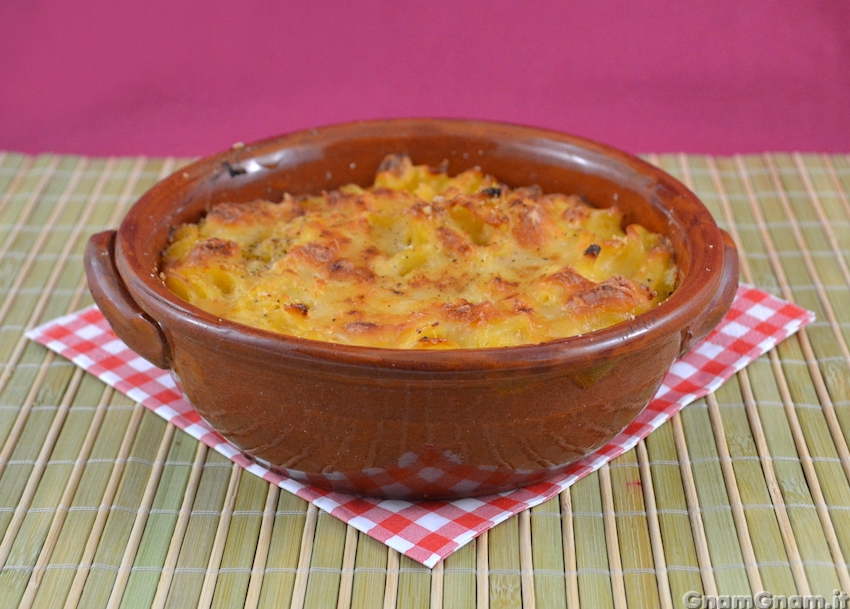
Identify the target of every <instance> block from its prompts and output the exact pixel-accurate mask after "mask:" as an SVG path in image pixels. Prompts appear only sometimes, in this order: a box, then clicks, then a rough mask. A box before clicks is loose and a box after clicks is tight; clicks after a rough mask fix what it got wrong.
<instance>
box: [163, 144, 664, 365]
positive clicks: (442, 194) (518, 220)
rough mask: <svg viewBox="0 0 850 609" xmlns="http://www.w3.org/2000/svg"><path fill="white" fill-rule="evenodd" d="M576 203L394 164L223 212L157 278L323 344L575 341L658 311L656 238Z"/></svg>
mask: <svg viewBox="0 0 850 609" xmlns="http://www.w3.org/2000/svg"><path fill="white" fill-rule="evenodd" d="M621 225H622V215H621V214H620V212H619V211H618V210H617V209H615V208H609V209H596V208H594V207H591V206H589V205H587V204H586V203H584V202H583V201H582V200H581V199H580V198H579V197H577V196H570V195H566V194H543V193H541V192H540V189H539V188H537V187H535V186H531V187H524V188H515V189H510V188H508V187H506V186H504V185H502V184H499V183H498V182H497V181H496V180H495V179H494V178H492V177H490V176H487V175H484V174H483V173H482V172H481V171H479V170H469V171H465V172H463V173H461V174H459V175H457V176H454V177H449V175H448V174H447V173H445V172H441V171H435V170H432V169H429V168H428V167H426V166H415V165H413V164H412V163H411V161H410V159H408V158H406V157H401V156H390V157H387V159H386V160H385V161H384V162H383V163H382V165H381V167H380V168H379V170H378V173H377V175H376V177H375V183H374V185H373V186H371V187H369V188H362V187H360V186H356V185H347V186H343V187H341V188H340V189H339V190H336V191H333V192H329V193H323V194H321V195H318V196H309V197H298V198H293V197H291V196H285V197H284V198H283V200H282V201H281V202H280V203H272V202H269V201H254V202H252V203H243V204H231V203H223V204H220V205H218V206H216V207H214V208H213V209H212V210H211V211H210V212H209V213H208V214H207V215H206V217H205V218H204V219H202V220H201V221H200V222H199V223H198V224H186V225H183V226H180V227H179V228H177V229H176V230H175V231H174V234H173V235H172V239H171V242H170V245H169V246H168V247H167V248H166V250H165V251H164V253H163V257H162V268H161V271H162V272H161V275H160V276H161V277H162V279H163V281H164V282H165V284H166V285H167V286H168V287H169V288H170V289H171V290H172V291H173V292H174V293H175V294H177V295H178V296H179V297H180V298H182V299H184V300H186V301H188V302H190V303H192V304H194V305H195V306H197V307H199V308H201V309H203V310H205V311H208V312H210V313H212V314H213V315H216V316H218V317H221V318H226V319H230V320H233V321H237V322H240V323H243V324H246V325H249V326H254V327H257V328H262V329H265V330H271V331H273V332H279V333H282V334H288V335H292V336H298V337H303V338H309V339H314V340H321V341H330V342H335V343H345V344H354V345H371V346H377V347H391V348H403V349H408V348H415V349H446V348H449V349H453V348H464V349H466V348H482V347H505V346H511V345H521V344H531V343H540V342H544V341H549V340H553V339H556V338H562V337H567V336H574V335H578V334H585V333H588V332H592V331H594V330H598V329H601V328H605V327H607V326H611V325H613V324H616V323H619V322H622V321H626V320H628V319H631V318H633V317H634V316H635V315H638V314H640V313H643V312H644V311H647V310H648V309H650V308H652V307H654V306H656V305H657V304H659V303H660V302H662V301H664V300H665V299H666V298H667V297H668V296H669V295H670V293H671V292H672V291H673V289H674V287H675V283H676V277H677V269H676V265H675V259H674V255H673V252H672V249H671V246H670V243H669V241H668V240H667V238H666V237H664V236H662V235H658V234H655V233H652V232H649V231H647V230H646V229H645V228H643V227H642V226H639V225H636V224H632V225H629V226H626V227H625V228H623V227H622V226H621Z"/></svg>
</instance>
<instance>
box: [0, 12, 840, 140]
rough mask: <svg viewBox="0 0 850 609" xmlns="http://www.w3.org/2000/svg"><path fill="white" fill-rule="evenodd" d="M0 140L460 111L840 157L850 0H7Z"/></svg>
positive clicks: (636, 136) (183, 133)
mask: <svg viewBox="0 0 850 609" xmlns="http://www.w3.org/2000/svg"><path fill="white" fill-rule="evenodd" d="M0 15H2V16H0V149H5V150H16V151H23V152H29V153H37V152H63V153H83V154H93V155H125V154H148V155H202V154H207V153H211V152H214V151H217V150H219V149H222V148H225V147H227V146H229V145H230V144H232V143H234V142H236V141H245V142H248V141H251V140H255V139H259V138H263V137H267V136H271V135H276V134H278V133H283V132H286V131H291V130H296V129H302V128H308V127H314V126H317V125H322V124H329V123H337V122H344V121H350V120H356V119H363V118H379V117H394V116H453V117H467V118H480V119H493V120H503V121H510V122H517V123H525V124H531V125H536V126H542V127H547V128H552V129H557V130H561V131H568V132H572V133H576V134H578V135H583V136H585V137H590V138H593V139H598V140H601V141H604V142H606V143H609V144H613V145H615V146H618V147H621V148H624V149H626V150H629V151H632V152H650V151H652V152H666V151H685V152H704V153H712V154H731V153H736V152H760V151H765V150H802V151H817V152H850V5H848V3H847V1H846V0H820V1H818V0H799V1H796V2H785V1H774V2H771V1H768V0H743V1H742V0H735V1H732V0H716V1H714V2H709V1H701V0H694V1H691V2H686V1H681V0H657V1H650V0H640V1H634V2H624V1H615V0H597V1H596V2H548V1H547V2H544V1H540V2H534V1H527V2H514V1H510V0H494V1H492V2H489V3H484V2H476V3H472V2H469V3H460V2H456V3H450V2H446V1H444V0H430V1H429V2H426V3H405V2H400V1H398V0H396V1H389V0H363V1H362V2H348V3H343V2H312V3H308V2H297V3H296V2H285V1H283V0H242V1H241V2H232V1H230V0H204V1H200V0H186V1H179V0H173V1H166V0H146V1H144V2H138V3H135V2H120V1H115V0H109V1H104V0H91V1H83V2H68V1H66V0H5V1H4V2H3V6H2V13H0Z"/></svg>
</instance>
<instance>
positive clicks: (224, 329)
mask: <svg viewBox="0 0 850 609" xmlns="http://www.w3.org/2000/svg"><path fill="white" fill-rule="evenodd" d="M389 153H407V154H409V155H410V156H411V157H412V158H413V159H414V161H415V162H417V163H428V164H431V165H439V164H440V163H441V162H442V161H443V160H444V159H448V161H449V171H450V173H457V172H460V171H463V170H465V169H468V168H470V167H473V166H476V165H478V166H480V167H481V168H482V169H483V170H484V171H485V172H487V173H490V174H492V175H494V176H496V177H497V178H498V179H499V180H500V181H502V182H504V183H506V184H508V185H510V186H521V185H530V184H539V185H540V186H541V187H542V188H543V189H544V191H547V192H564V193H579V194H581V195H584V196H585V197H586V198H587V199H589V200H590V201H591V202H592V203H593V204H595V205H597V206H602V207H605V206H610V205H612V204H614V203H616V204H617V205H618V206H620V208H621V209H623V210H624V211H625V218H626V222H627V223H632V222H640V223H641V224H643V225H644V226H646V227H647V228H649V229H651V230H653V231H656V232H661V233H665V234H666V235H668V236H669V238H670V240H671V241H672V243H673V245H674V248H675V251H676V256H677V261H678V265H679V267H680V274H681V280H680V285H679V286H678V289H677V290H676V291H675V292H674V293H673V295H672V296H671V297H670V299H669V300H668V301H666V302H664V303H663V304H662V305H660V306H659V307H658V308H656V309H654V310H652V311H650V312H648V313H644V314H643V315H640V316H638V317H637V318H635V319H634V320H633V321H631V322H628V323H623V324H619V325H617V326H613V327H611V328H607V329H604V330H600V331H597V332H593V333H591V334H587V335H584V336H579V337H573V338H565V339H560V340H554V341H551V342H547V343H543V344H538V345H526V346H517V347H505V348H499V349H471V350H450V351H407V350H396V349H380V348H369V347H354V346H346V345H337V344H331V343H323V342H317V341H311V340H305V339H299V338H292V337H287V336H281V335H277V334H273V333H269V332H266V331H263V330H257V329H253V328H250V327H247V326H243V325H241V324H238V323H233V322H229V321H226V320H221V319H219V318H217V317H214V316H212V315H210V314H208V313H205V312H204V311H201V310H200V309H197V308H195V307H193V306H191V305H189V304H187V303H186V302H183V301H182V300H180V299H179V298H177V297H176V296H175V295H174V294H172V293H171V292H170V291H169V290H168V289H167V288H166V287H165V286H164V285H163V283H162V282H161V281H160V280H159V278H158V276H157V273H158V268H159V257H160V252H161V251H162V249H163V247H164V246H165V245H166V242H167V240H168V236H169V231H170V230H171V228H172V227H174V226H176V225H179V224H181V223H184V222H194V221H197V220H198V219H199V218H200V217H201V216H202V215H203V214H204V212H205V211H207V210H209V209H210V207H211V206H212V205H215V204H216V203H219V202H221V201H236V202H240V201H251V200H253V199H256V198H258V197H263V198H269V199H273V200H274V199H279V198H280V197H281V196H282V194H283V193H284V192H291V193H294V194H300V193H318V192H320V191H321V190H323V189H324V190H328V189H331V188H334V187H337V186H340V185H342V184H345V183H349V182H356V183H359V184H363V185H365V184H369V183H371V180H372V178H373V176H374V173H375V170H376V168H377V166H378V164H379V163H380V161H381V159H383V157H384V156H385V155H386V154H389ZM86 272H87V275H88V281H89V286H90V287H91V291H92V293H93V295H94V298H95V301H96V302H97V304H98V305H99V306H100V308H101V310H102V311H103V313H104V315H105V316H106V318H107V319H108V320H109V322H110V323H111V324H112V326H113V328H114V329H115V331H116V333H117V334H118V335H119V336H120V337H121V338H122V339H123V340H124V341H125V342H126V343H127V344H128V345H129V346H130V347H132V348H133V349H134V350H136V351H137V352H138V353H139V354H140V355H142V356H143V357H145V358H146V359H148V360H150V361H151V362H152V363H154V364H155V365H157V366H159V367H161V368H167V369H170V370H172V371H173V374H174V375H175V377H176V378H177V379H179V380H178V382H179V383H180V385H181V387H182V389H183V391H184V392H185V394H186V396H187V397H188V399H189V400H190V401H191V402H192V404H194V406H195V407H196V408H197V410H198V412H199V413H200V414H201V415H202V416H203V417H204V418H205V419H206V420H207V421H208V422H209V424H210V425H211V426H212V427H213V428H215V429H216V430H218V431H219V432H220V433H221V434H222V435H223V436H225V437H226V438H227V439H229V440H230V441H231V442H233V443H234V444H236V445H237V446H238V447H239V448H241V449H242V450H243V451H244V452H245V453H246V454H248V455H249V456H251V457H252V458H253V459H255V460H256V461H257V462H259V463H262V464H264V465H267V466H269V467H271V468H273V469H275V470H278V471H281V472H283V473H285V474H287V475H289V476H291V477H293V478H295V479H297V480H301V481H304V482H308V483H311V484H315V485H318V486H322V487H326V488H332V489H335V490H339V491H344V492H351V493H360V494H364V495H372V496H383V497H396V498H408V499H415V498H438V497H440V498H445V497H457V496H472V495H482V494H489V493H495V492H500V491H504V490H508V489H511V488H515V487H518V486H523V485H527V484H531V483H533V482H537V481H540V480H543V479H546V478H548V477H550V476H553V475H554V474H556V473H559V472H561V471H563V470H564V469H566V468H567V466H569V465H570V464H571V463H573V462H575V461H576V460H578V459H580V458H581V457H583V456H585V455H587V454H588V453H590V452H592V451H594V450H596V449H597V448H599V447H600V446H602V445H604V444H605V443H607V442H608V441H609V440H611V439H612V438H613V437H614V436H616V435H617V434H618V433H619V432H620V431H621V430H622V429H623V428H625V427H626V425H627V424H628V423H630V422H631V421H632V420H634V419H635V417H637V415H638V414H639V413H640V412H641V410H643V408H644V407H645V406H646V404H647V403H648V402H649V400H650V398H651V397H652V396H653V394H654V393H655V391H656V389H657V388H658V386H659V384H660V383H661V380H662V378H663V376H664V374H665V373H666V371H667V369H668V368H669V366H670V365H671V363H672V362H673V360H674V359H675V358H676V357H677V356H678V355H680V354H682V353H684V352H685V351H686V350H687V349H688V347H689V346H690V345H691V344H692V342H693V341H695V340H697V339H699V338H700V337H702V336H704V335H705V334H706V333H707V332H708V331H709V330H710V329H711V328H713V327H714V326H715V325H716V324H717V323H718V322H719V320H720V319H721V318H722V316H723V315H724V314H725V312H726V310H727V309H728V308H729V306H730V303H731V301H732V298H733V296H734V292H735V289H736V286H737V278H738V266H737V252H736V250H735V247H734V245H733V244H732V242H731V240H730V238H729V236H728V235H726V234H725V233H724V232H723V231H721V230H720V229H718V227H717V225H716V224H715V223H714V221H713V219H712V217H711V215H710V214H709V212H708V211H707V210H706V208H705V207H704V206H703V205H702V204H701V203H700V201H699V200H698V199H697V198H696V196H694V194H693V193H691V192H690V191H688V190H687V189H686V188H685V187H684V186H682V184H680V183H679V182H677V181H676V180H675V179H673V178H672V177H670V176H669V175H667V174H665V173H664V172H662V171H661V170H659V169H656V168H655V167H652V166H650V165H648V164H647V163H644V162H643V161H641V160H639V159H637V158H635V157H633V156H631V155H628V154H626V153H623V152H620V151H618V150H614V149H612V148H609V147H607V146H603V145H600V144H597V143H593V142H589V141H586V140H583V139H579V138H576V137H573V136H569V135H563V134H560V133H553V132H549V131H543V130H539V129H532V128H527V127H520V126H513V125H505V124H494V123H482V122H469V121H455V120H426V119H411V120H392V121H378V122H363V123H354V124H349V125H342V126H335V127H326V128H322V129H316V130H312V131H303V132H299V133H294V134H290V135H285V136H283V137H279V138H275V139H270V140H266V141H263V142H259V143H257V144H253V145H249V146H244V147H234V149H232V150H228V151H226V152H223V153H220V154H217V155H214V156H211V157H208V158H205V159H203V160H201V161H198V162H197V163H195V164H193V165H191V166H189V167H187V168H185V169H183V170H180V171H178V172H177V173H175V174H173V175H171V176H170V177H168V178H166V179H165V180H163V181H162V182H160V183H159V184H157V185H156V186H154V187H153V188H152V189H151V190H150V191H148V192H147V193H146V194H145V195H144V196H142V198H141V199H140V200H139V201H138V202H137V203H136V204H135V205H134V206H133V208H132V209H131V210H130V211H129V213H128V214H127V217H126V218H125V219H124V221H123V222H122V223H121V226H120V228H119V229H118V231H117V233H116V232H115V231H110V232H106V233H100V234H98V235H95V236H93V237H92V238H91V241H90V243H89V247H88V250H87V251H86Z"/></svg>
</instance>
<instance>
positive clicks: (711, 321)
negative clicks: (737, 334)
mask: <svg viewBox="0 0 850 609" xmlns="http://www.w3.org/2000/svg"><path fill="white" fill-rule="evenodd" d="M720 233H721V236H722V237H723V271H722V273H723V275H722V276H721V278H720V286H719V287H718V288H717V293H716V294H715V295H714V298H713V299H712V301H711V303H710V304H709V305H708V307H707V308H706V310H705V312H704V313H703V314H702V316H701V317H698V318H697V320H696V321H695V322H694V323H693V324H692V325H691V326H689V327H688V328H687V329H686V330H685V331H684V332H682V342H681V348H680V349H679V357H683V356H684V355H685V354H686V353H687V352H688V351H690V350H691V347H693V346H694V344H695V343H696V342H697V341H700V340H702V339H703V338H705V336H706V335H707V334H708V333H709V332H711V331H712V330H713V329H714V327H715V326H716V325H717V324H719V323H720V321H721V320H722V319H723V316H724V315H726V313H727V312H728V311H729V307H731V306H732V301H733V300H734V299H735V293H736V292H737V291H738V272H739V270H738V248H737V247H735V242H734V241H733V240H732V237H731V236H730V235H729V233H727V232H726V231H725V230H723V229H722V228H721V229H720Z"/></svg>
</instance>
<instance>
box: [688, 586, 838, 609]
mask: <svg viewBox="0 0 850 609" xmlns="http://www.w3.org/2000/svg"><path fill="white" fill-rule="evenodd" d="M848 600H850V595H848V594H847V593H846V592H843V591H841V590H833V591H832V596H831V597H823V596H820V595H810V594H793V595H791V596H784V595H782V594H771V593H770V592H765V591H761V592H757V593H756V594H755V595H753V596H749V595H743V594H741V595H722V594H721V595H717V596H711V595H705V594H701V593H700V592H697V591H695V590H690V591H688V592H685V594H684V595H683V596H682V602H683V603H684V605H685V607H686V609H850V605H848Z"/></svg>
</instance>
